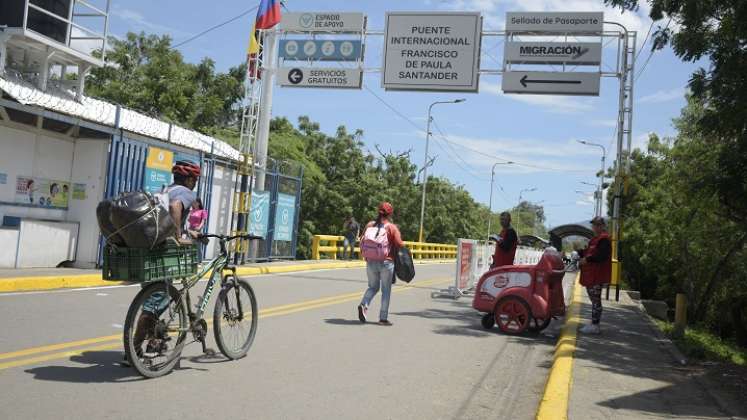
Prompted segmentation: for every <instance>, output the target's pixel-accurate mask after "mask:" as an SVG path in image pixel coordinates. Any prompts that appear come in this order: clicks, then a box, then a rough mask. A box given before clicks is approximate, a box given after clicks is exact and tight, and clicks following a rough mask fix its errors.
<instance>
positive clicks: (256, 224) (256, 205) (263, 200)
mask: <svg viewBox="0 0 747 420" xmlns="http://www.w3.org/2000/svg"><path fill="white" fill-rule="evenodd" d="M249 216H250V220H249V233H251V234H252V235H258V236H261V237H263V238H267V228H268V225H269V222H270V192H269V191H252V208H251V210H250V211H249Z"/></svg>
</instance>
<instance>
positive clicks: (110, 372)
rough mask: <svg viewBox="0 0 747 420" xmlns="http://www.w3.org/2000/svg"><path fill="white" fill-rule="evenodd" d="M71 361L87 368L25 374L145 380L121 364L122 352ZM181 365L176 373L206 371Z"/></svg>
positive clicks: (48, 369) (42, 369)
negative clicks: (181, 371)
mask: <svg viewBox="0 0 747 420" xmlns="http://www.w3.org/2000/svg"><path fill="white" fill-rule="evenodd" d="M69 360H70V361H71V362H74V363H78V364H81V365H86V366H81V367H78V366H42V367H36V368H32V369H26V370H25V371H24V372H26V373H30V374H32V375H34V379H36V380H40V381H56V382H71V383H125V382H133V381H140V380H143V379H145V378H143V377H141V376H140V375H139V374H138V373H137V372H136V371H135V370H134V369H133V368H131V367H125V366H123V365H122V364H121V362H122V352H121V351H87V352H84V353H82V354H80V355H76V356H72V357H70V359H69ZM190 360H192V359H190ZM222 360H223V361H226V360H227V359H225V358H223V359H222ZM193 361H194V360H193ZM180 365H181V362H180V363H179V364H177V367H176V369H174V371H180V370H206V369H196V368H190V367H181V366H180Z"/></svg>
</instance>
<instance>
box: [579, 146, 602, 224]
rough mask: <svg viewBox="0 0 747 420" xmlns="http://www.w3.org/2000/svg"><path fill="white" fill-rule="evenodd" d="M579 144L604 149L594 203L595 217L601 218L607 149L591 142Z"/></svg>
mask: <svg viewBox="0 0 747 420" xmlns="http://www.w3.org/2000/svg"><path fill="white" fill-rule="evenodd" d="M577 141H578V142H579V143H581V144H584V145H586V146H593V147H599V148H601V149H602V169H601V171H600V172H599V188H598V189H597V193H596V197H595V198H596V201H595V203H594V205H595V207H594V215H595V216H601V215H602V185H603V184H604V161H605V159H606V158H607V149H605V148H604V146H602V145H601V144H599V143H592V142H590V141H585V140H577Z"/></svg>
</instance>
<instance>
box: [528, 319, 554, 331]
mask: <svg viewBox="0 0 747 420" xmlns="http://www.w3.org/2000/svg"><path fill="white" fill-rule="evenodd" d="M551 320H552V318H547V319H539V318H532V320H531V321H530V322H529V331H531V332H533V333H538V332H540V331H542V330H544V329H545V328H547V326H548V325H550V321H551Z"/></svg>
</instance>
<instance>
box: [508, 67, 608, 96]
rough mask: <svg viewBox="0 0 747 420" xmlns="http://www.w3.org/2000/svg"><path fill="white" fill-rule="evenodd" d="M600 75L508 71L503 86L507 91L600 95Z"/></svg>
mask: <svg viewBox="0 0 747 420" xmlns="http://www.w3.org/2000/svg"><path fill="white" fill-rule="evenodd" d="M599 77H600V75H599V73H576V72H549V71H508V72H506V73H503V77H502V80H501V83H502V84H501V87H502V89H503V92H505V93H531V94H540V95H581V96H598V95H599Z"/></svg>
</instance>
